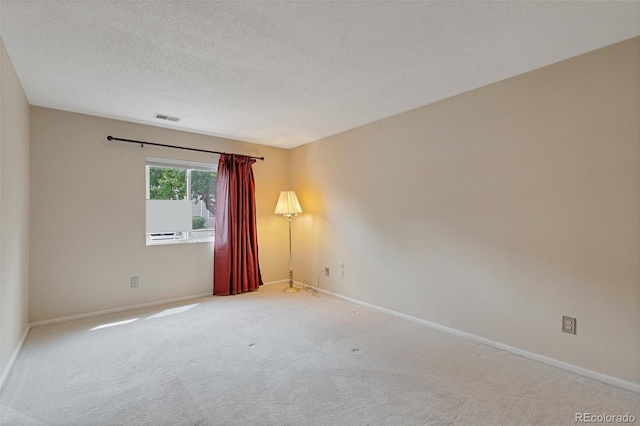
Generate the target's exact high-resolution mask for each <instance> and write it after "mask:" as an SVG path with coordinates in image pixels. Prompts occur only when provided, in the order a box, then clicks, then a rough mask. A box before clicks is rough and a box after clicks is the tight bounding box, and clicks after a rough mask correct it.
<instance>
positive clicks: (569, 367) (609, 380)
mask: <svg viewBox="0 0 640 426" xmlns="http://www.w3.org/2000/svg"><path fill="white" fill-rule="evenodd" d="M295 284H296V285H297V286H300V287H302V284H301V283H299V282H296V283H295ZM318 291H319V292H321V293H325V294H327V295H330V296H333V297H337V298H338V299H342V300H346V301H347V302H351V303H355V304H356V305H360V306H364V307H365V308H369V309H372V310H374V311H378V312H383V313H385V314H389V315H393V316H395V317H399V318H403V319H406V320H409V321H413V322H417V323H418V324H422V325H426V326H427V327H431V328H435V329H436V330H440V331H444V332H445V333H449V334H453V335H456V336H459V337H463V338H465V339H469V340H472V341H474V342H478V343H482V344H484V345H487V346H491V347H494V348H497V349H501V350H503V351H507V352H511V353H513V354H516V355H520V356H523V357H525V358H529V359H532V360H534V361H538V362H541V363H543V364H547V365H551V366H553V367H557V368H561V369H563V370H566V371H570V372H572V373H575V374H578V375H580V376H584V377H588V378H590V379H593V380H597V381H599V382H602V383H606V384H608V385H611V386H615V387H618V388H621V389H624V390H628V391H631V392H635V393H638V394H640V384H638V383H633V382H629V381H626V380H623V379H619V378H617V377H613V376H608V375H606V374H602V373H598V372H597V371H593V370H589V369H587V368H583V367H579V366H577V365H573V364H569V363H567V362H564V361H559V360H557V359H554V358H549V357H547V356H544V355H540V354H537V353H534V352H529V351H526V350H524V349H519V348H515V347H513V346H509V345H505V344H503V343H500V342H495V341H493V340H489V339H485V338H484V337H480V336H476V335H474V334H470V333H465V332H464V331H460V330H456V329H455V328H450V327H445V326H443V325H440V324H436V323H433V322H430V321H426V320H423V319H420V318H416V317H412V316H410V315H406V314H402V313H400V312H396V311H392V310H391V309H387V308H382V307H380V306H377V305H372V304H370V303H366V302H362V301H360V300H357V299H352V298H350V297H347V296H343V295H341V294H338V293H333V292H331V291H328V290H323V289H321V288H319V289H318Z"/></svg>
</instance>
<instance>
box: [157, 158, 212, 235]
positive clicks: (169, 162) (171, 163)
mask: <svg viewBox="0 0 640 426" xmlns="http://www.w3.org/2000/svg"><path fill="white" fill-rule="evenodd" d="M150 167H166V168H170V169H186V171H187V177H186V179H187V185H186V197H187V200H190V201H193V200H191V171H192V170H199V171H205V172H217V171H218V162H217V159H216V161H215V163H211V164H209V163H202V162H198V161H188V160H177V159H173V158H158V157H146V159H145V199H146V200H149V199H150V197H151V194H150V190H149V181H150V176H149V169H150ZM207 213H211V212H209V210H207ZM206 231H210V229H207V230H202V231H201V230H191V231H187V232H175V233H173V234H172V235H170V234H171V233H167V235H166V238H164V239H163V238H153V237H152V236H151V235H150V234H148V233H145V236H146V243H147V245H148V246H154V245H166V244H186V243H211V242H213V238H214V235H215V229H214V230H213V232H214V235H203V234H204V232H206ZM156 235H157V234H156Z"/></svg>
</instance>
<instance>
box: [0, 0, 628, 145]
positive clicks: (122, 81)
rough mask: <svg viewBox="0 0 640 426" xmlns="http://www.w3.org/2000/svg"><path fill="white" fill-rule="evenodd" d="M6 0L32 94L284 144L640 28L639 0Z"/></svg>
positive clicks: (14, 45)
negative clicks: (171, 118)
mask: <svg viewBox="0 0 640 426" xmlns="http://www.w3.org/2000/svg"><path fill="white" fill-rule="evenodd" d="M0 7H1V20H2V22H1V27H0V31H1V35H2V38H3V40H4V43H5V45H6V47H7V50H8V52H9V55H10V56H11V58H12V61H13V63H14V66H15V68H16V71H17V73H18V76H19V78H20V80H21V82H22V84H23V87H24V89H25V92H26V94H27V97H28V99H29V102H30V103H31V104H32V105H39V106H44V107H50V108H57V109H62V110H68V111H75V112H81V113H86V114H93V115H98V116H103V117H111V118H118V119H122V120H127V121H134V122H140V123H146V124H151V125H157V126H163V127H172V128H178V129H182V130H188V131H195V132H199V133H205V134H211V135H217V136H225V137H230V138H234V139H240V140H245V141H251V142H257V143H260V144H266V145H272V146H278V147H293V146H297V145H301V144H304V143H307V142H310V141H313V140H317V139H320V138H322V137H325V136H329V135H332V134H335V133H339V132H342V131H345V130H348V129H351V128H354V127H357V126H360V125H363V124H366V123H370V122H372V121H375V120H379V119H381V118H384V117H388V116H391V115H394V114H398V113H401V112H403V111H407V110H410V109H413V108H416V107H419V106H422V105H426V104H428V103H431V102H434V101H437V100H440V99H444V98H447V97H450V96H453V95H456V94H459V93H462V92H465V91H468V90H471V89H474V88H477V87H480V86H484V85H486V84H489V83H493V82H496V81H499V80H503V79H505V78H508V77H511V76H514V75H518V74H521V73H523V72H527V71H530V70H533V69H536V68H539V67H542V66H545V65H549V64H551V63H554V62H558V61H561V60H563V59H566V58H569V57H572V56H576V55H579V54H581V53H585V52H588V51H590V50H594V49H597V48H600V47H604V46H606V45H609V44H612V43H615V42H618V41H621V40H625V39H628V38H631V37H634V36H638V35H640V2H515V1H513V2H399V1H387V2H365V1H359V2H346V1H339V2H327V1H322V2H311V1H298V2H262V1H260V2H235V1H234V2H213V1H210V2H196V1H190V2H188V1H180V2H178V1H158V2H150V1H88V0H87V1H54V0H47V1H5V0H3V1H2V3H1V5H0ZM155 113H162V114H168V115H174V116H178V117H181V118H182V120H181V121H180V123H178V124H170V123H165V122H160V121H158V120H157V119H154V118H153V116H154V114H155ZM121 137H127V135H121Z"/></svg>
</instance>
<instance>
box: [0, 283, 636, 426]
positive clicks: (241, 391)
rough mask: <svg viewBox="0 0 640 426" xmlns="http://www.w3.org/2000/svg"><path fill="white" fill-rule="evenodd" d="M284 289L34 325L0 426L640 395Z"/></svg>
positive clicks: (489, 419) (381, 414) (276, 421)
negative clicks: (47, 324) (49, 324)
mask: <svg viewBox="0 0 640 426" xmlns="http://www.w3.org/2000/svg"><path fill="white" fill-rule="evenodd" d="M280 290H281V286H267V287H263V288H261V290H260V291H258V292H255V293H250V294H244V295H240V296H232V297H209V298H203V299H197V300H194V301H190V302H185V303H182V304H175V305H169V306H162V307H155V308H149V309H142V310H137V311H131V312H127V313H120V314H113V315H107V316H102V317H95V318H88V319H83V320H77V321H71V322H67V323H62V324H58V325H52V326H45V327H37V328H34V329H32V330H31V332H30V333H29V336H28V337H27V339H26V341H25V344H24V346H23V349H22V351H21V353H20V355H19V357H18V359H17V361H16V363H15V365H14V367H13V370H12V371H11V374H10V375H9V377H8V378H7V381H6V383H5V386H4V387H3V390H2V393H1V394H0V396H1V405H0V410H1V411H0V421H1V424H2V425H78V426H85V425H285V424H290V425H431V424H433V425H448V424H460V425H468V424H478V425H497V424H506V425H518V424H552V425H560V424H574V420H575V413H582V412H588V413H592V414H603V413H606V414H625V413H630V414H633V415H635V416H636V419H637V420H636V422H637V423H640V395H638V394H634V393H632V392H628V391H624V390H621V389H617V388H615V387H612V386H608V385H605V384H602V383H599V382H596V381H594V380H591V379H587V378H584V377H581V376H578V375H575V374H572V373H569V372H566V371H563V370H560V369H557V368H554V367H550V366H547V365H544V364H540V363H538V362H535V361H531V360H529V359H526V358H522V357H520V356H516V355H512V354H510V353H507V352H504V351H500V350H497V349H494V348H490V347H487V346H483V345H480V344H477V343H474V342H471V341H468V340H465V339H463V338H460V337H456V336H452V335H449V334H446V333H443V332H440V331H437V330H433V329H430V328H428V327H425V326H422V325H419V324H415V323H412V322H409V321H406V320H403V319H400V318H396V317H393V316H389V315H386V314H382V313H379V312H374V311H371V310H368V309H364V308H362V307H360V306H358V305H354V304H351V303H349V302H345V301H342V300H339V299H336V298H333V297H331V296H327V295H323V294H319V295H317V296H313V295H311V294H310V293H306V292H300V293H297V294H283V293H282V292H281V291H280Z"/></svg>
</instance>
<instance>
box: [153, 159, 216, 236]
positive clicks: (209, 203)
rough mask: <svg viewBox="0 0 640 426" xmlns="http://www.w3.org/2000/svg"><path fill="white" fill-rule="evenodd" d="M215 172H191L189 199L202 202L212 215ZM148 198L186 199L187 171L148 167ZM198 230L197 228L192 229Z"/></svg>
mask: <svg viewBox="0 0 640 426" xmlns="http://www.w3.org/2000/svg"><path fill="white" fill-rule="evenodd" d="M217 177H218V173H217V172H207V171H202V170H191V194H190V195H191V199H192V200H193V202H194V203H195V204H198V203H199V202H203V203H204V205H205V207H206V208H207V210H209V211H210V212H211V214H212V215H214V214H215V211H216V198H215V197H216V178H217ZM149 198H150V199H151V200H185V199H186V198H187V170H186V169H173V168H168V167H156V166H152V167H149ZM193 229H199V228H195V227H194V228H193Z"/></svg>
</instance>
